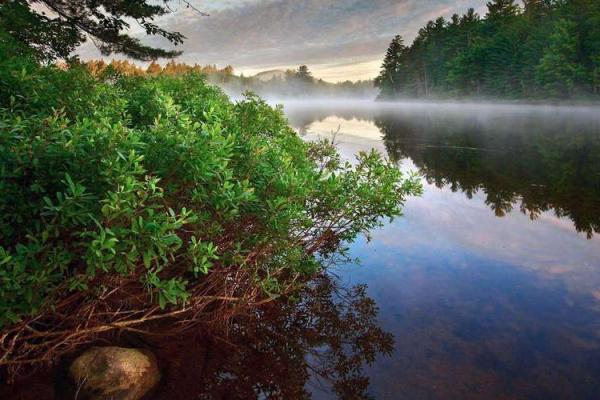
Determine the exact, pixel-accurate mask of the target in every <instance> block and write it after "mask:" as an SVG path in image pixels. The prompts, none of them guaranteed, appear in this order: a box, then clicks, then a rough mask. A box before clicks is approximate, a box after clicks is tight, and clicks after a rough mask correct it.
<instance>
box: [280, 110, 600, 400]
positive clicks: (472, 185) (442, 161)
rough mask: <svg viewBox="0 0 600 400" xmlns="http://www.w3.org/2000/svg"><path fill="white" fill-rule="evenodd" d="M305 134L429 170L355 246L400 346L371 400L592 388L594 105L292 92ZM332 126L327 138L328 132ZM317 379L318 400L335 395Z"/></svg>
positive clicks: (599, 240)
mask: <svg viewBox="0 0 600 400" xmlns="http://www.w3.org/2000/svg"><path fill="white" fill-rule="evenodd" d="M285 111H286V114H287V115H288V118H289V120H290V122H291V124H292V125H293V126H294V127H295V128H296V129H297V130H298V131H299V132H300V134H301V135H303V136H304V137H305V138H306V139H307V140H313V139H315V138H318V137H322V138H323V137H324V138H332V137H333V136H335V141H336V143H337V144H338V146H339V149H340V151H341V153H342V154H343V155H344V156H345V157H351V156H352V154H353V153H356V152H357V151H359V150H364V149H370V148H375V149H377V150H379V151H381V152H383V153H385V154H387V156H388V157H389V158H390V159H391V160H393V161H394V162H397V163H398V164H399V165H400V166H401V168H402V170H404V171H414V172H418V173H419V174H420V175H421V176H422V181H423V185H424V194H423V196H422V197H419V198H411V199H409V200H408V201H407V203H406V207H405V210H404V212H405V215H404V216H403V217H401V218H399V219H397V220H395V221H394V222H392V223H388V224H386V225H385V227H383V228H382V229H379V230H377V231H376V232H374V234H373V235H372V240H371V241H370V242H367V241H366V240H360V241H358V242H357V243H355V244H353V245H352V247H351V254H352V256H354V257H358V258H360V266H358V267H357V266H356V265H351V264H348V265H342V266H338V267H335V268H334V269H333V273H335V274H336V275H338V276H339V279H340V281H342V282H344V284H345V285H350V286H351V285H354V284H366V285H367V286H368V288H367V291H366V294H367V295H368V296H369V297H371V298H372V299H374V301H375V302H376V303H377V305H378V307H379V315H378V321H379V325H380V326H381V328H382V329H383V330H384V331H387V332H389V333H391V334H393V336H394V338H395V343H394V348H393V351H392V352H391V354H389V355H388V356H382V355H379V356H377V357H376V358H375V361H374V362H373V363H372V365H371V366H370V367H366V369H365V370H364V375H365V376H366V377H368V378H369V381H370V384H369V387H368V389H367V392H368V394H370V395H371V396H373V397H374V398H377V399H598V398H600V236H599V235H598V234H599V233H600V108H597V107H596V108H594V107H554V106H525V105H488V104H436V103H397V104H385V103H384V104H375V103H369V102H352V101H350V102H346V103H342V102H339V103H334V102H316V103H307V102H288V103H286V105H285ZM332 133H335V134H332ZM331 388H332V386H331V385H330V384H327V383H322V382H320V381H319V380H318V379H313V380H312V381H311V383H310V384H309V385H308V386H307V389H308V390H309V391H310V392H312V395H313V397H314V398H317V399H329V398H335V396H334V395H333V393H332V390H331Z"/></svg>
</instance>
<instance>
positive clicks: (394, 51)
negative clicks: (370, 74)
mask: <svg viewBox="0 0 600 400" xmlns="http://www.w3.org/2000/svg"><path fill="white" fill-rule="evenodd" d="M406 50H407V48H406V46H405V45H404V39H403V38H402V36H400V35H397V36H396V37H394V39H393V40H392V42H391V43H390V46H389V48H388V50H387V53H386V55H385V58H384V60H383V64H382V66H381V73H380V74H379V76H378V77H377V78H376V79H375V86H377V87H378V88H380V89H381V90H382V96H383V97H390V96H394V95H397V94H398V93H399V91H400V76H399V74H400V72H401V70H402V57H403V55H404V53H405V52H406Z"/></svg>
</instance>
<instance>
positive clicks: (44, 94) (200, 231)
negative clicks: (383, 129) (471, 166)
mask: <svg viewBox="0 0 600 400" xmlns="http://www.w3.org/2000/svg"><path fill="white" fill-rule="evenodd" d="M2 46H4V47H2V48H1V49H0V50H2V51H3V52H4V53H5V54H3V55H2V57H1V58H0V91H1V92H0V282H1V284H0V326H1V325H6V324H10V323H15V322H17V321H19V320H21V319H23V318H25V317H31V316H34V315H36V314H39V313H40V312H43V311H44V310H47V309H49V307H50V308H51V307H52V306H53V305H55V304H57V303H58V302H59V301H60V300H61V299H62V298H64V297H65V296H67V295H68V294H69V293H72V292H80V293H81V294H82V295H83V296H84V298H85V297H89V298H91V297H94V296H97V295H98V292H99V290H100V288H99V287H97V286H96V285H97V284H98V282H101V281H99V278H102V277H107V276H123V277H130V276H137V277H139V279H138V281H139V285H141V286H142V285H143V286H144V287H145V289H146V290H147V293H148V302H149V303H151V302H157V303H158V304H159V305H160V306H161V308H164V307H168V306H169V305H176V304H181V303H185V302H186V301H188V300H189V299H188V296H189V293H188V290H187V288H188V287H189V286H190V285H191V284H193V283H194V282H198V281H200V280H202V279H206V275H207V274H210V273H211V271H212V270H214V269H217V268H224V267H231V266H235V267H236V268H240V269H242V268H246V269H248V270H249V271H251V273H252V274H253V275H254V276H255V277H256V285H257V286H260V287H261V288H262V289H263V291H264V292H265V293H267V294H269V295H271V296H276V295H277V294H278V292H279V290H280V288H281V287H282V282H281V280H282V279H285V278H284V277H285V276H290V274H294V273H302V274H310V273H312V272H314V271H315V270H316V269H318V268H319V263H318V262H316V258H315V257H316V256H317V255H319V254H321V255H326V254H327V253H328V252H331V251H335V250H337V249H338V248H339V244H340V243H345V242H349V241H352V240H353V239H354V238H355V237H356V236H357V235H358V234H360V233H366V232H368V230H369V229H372V228H373V227H375V226H377V225H378V224H379V221H380V218H381V217H393V216H396V215H398V214H399V213H400V207H401V205H402V201H403V199H404V198H405V196H407V195H409V194H413V193H416V192H418V190H419V188H418V185H417V184H416V183H415V181H414V180H413V179H412V178H409V179H404V178H403V177H402V175H401V173H400V172H399V170H398V169H397V168H395V167H394V166H393V165H391V164H388V162H387V161H385V160H384V159H382V157H381V156H380V155H379V154H377V153H374V152H371V153H361V154H359V155H358V156H357V161H356V163H354V166H352V165H351V164H350V163H347V162H342V161H341V160H340V159H339V157H338V156H337V154H336V152H335V150H334V149H333V148H332V147H331V145H330V144H327V143H325V142H321V143H306V142H304V141H302V140H301V139H300V138H299V137H298V135H297V134H296V133H295V132H294V131H293V130H292V129H291V128H290V127H289V125H288V123H287V120H286V118H285V117H284V115H283V113H282V110H281V109H278V108H272V107H270V106H268V105H267V104H265V103H264V102H263V101H262V100H260V99H259V98H256V97H254V96H249V97H247V98H246V99H245V100H243V101H241V102H239V103H237V104H233V103H231V102H230V101H229V100H228V98H227V97H226V96H225V95H224V94H223V93H222V92H221V91H220V90H218V89H216V88H214V87H211V86H208V85H207V84H206V83H205V82H204V79H203V78H202V77H201V76H199V75H194V74H190V75H185V76H183V77H177V78H173V77H155V78H135V77H120V76H118V75H114V74H113V75H110V76H104V77H101V78H93V77H92V76H90V75H89V74H88V73H87V72H86V71H85V70H84V69H83V68H79V67H77V66H72V67H71V68H70V69H68V70H66V71H65V70H61V69H58V68H56V67H53V66H46V67H44V66H39V65H38V64H36V63H35V62H33V61H32V60H31V59H29V58H27V57H25V56H23V55H22V54H19V55H17V56H15V55H14V52H12V53H11V50H10V47H9V46H7V45H6V43H4V44H3V45H2ZM282 271H283V272H289V273H288V274H286V273H281V272H282Z"/></svg>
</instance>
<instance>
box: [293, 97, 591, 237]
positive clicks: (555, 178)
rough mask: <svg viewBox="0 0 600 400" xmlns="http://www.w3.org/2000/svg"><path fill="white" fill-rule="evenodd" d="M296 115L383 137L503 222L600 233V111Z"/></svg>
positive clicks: (311, 124) (344, 109) (423, 108)
mask: <svg viewBox="0 0 600 400" xmlns="http://www.w3.org/2000/svg"><path fill="white" fill-rule="evenodd" d="M288 115H289V117H290V120H291V121H292V123H293V124H295V125H296V126H297V127H298V129H299V130H300V131H301V132H303V133H306V132H308V131H314V130H315V128H316V129H317V130H321V131H334V130H336V125H337V126H340V125H343V126H344V132H345V133H347V134H351V135H352V134H355V135H359V136H362V137H368V138H374V139H378V138H382V139H383V142H384V144H385V148H386V150H387V153H388V154H389V156H390V157H391V158H392V159H394V160H397V161H400V160H402V159H406V158H408V159H410V160H411V161H412V162H413V163H414V164H415V165H416V166H417V167H418V169H419V171H420V172H421V173H422V174H423V175H424V176H425V178H426V179H427V181H428V182H429V183H432V184H435V185H436V186H437V187H449V188H450V189H451V190H452V191H461V192H463V193H464V194H465V195H466V196H467V197H468V198H472V197H473V195H474V194H475V193H477V192H478V191H482V192H483V193H485V203H486V204H487V205H488V206H489V207H490V208H491V209H492V211H493V212H494V213H495V215H496V216H498V217H502V216H505V215H506V214H507V213H510V212H512V211H513V210H519V211H520V212H522V213H524V214H526V215H528V216H529V218H531V219H532V220H535V219H537V218H538V217H539V216H540V215H541V214H542V213H543V212H545V211H549V210H552V211H553V212H554V213H555V214H556V216H558V217H559V218H560V217H568V218H570V219H571V220H572V222H573V224H574V226H575V228H576V229H577V231H579V232H583V233H585V234H586V236H588V237H591V236H592V235H593V234H594V233H597V232H599V231H600V211H599V205H600V109H594V108H569V107H564V108H561V107H532V106H496V107H494V106H485V105H483V106H481V105H480V106H477V105H464V104H463V105H460V104H459V105H449V104H445V105H443V104H442V105H439V104H438V105H435V104H433V105H415V104H409V105H400V106H390V105H385V104H384V105H382V106H377V105H373V104H363V105H362V106H361V105H360V104H353V103H349V104H346V105H334V104H329V106H327V105H325V104H324V105H321V106H317V107H302V106H300V107H299V106H298V104H291V105H289V110H288ZM332 116H335V117H332ZM336 118H338V120H336ZM339 118H341V119H342V120H343V122H342V123H340V121H339ZM361 122H362V123H361ZM315 124H316V125H317V126H316V127H315Z"/></svg>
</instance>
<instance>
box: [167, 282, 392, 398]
mask: <svg viewBox="0 0 600 400" xmlns="http://www.w3.org/2000/svg"><path fill="white" fill-rule="evenodd" d="M376 317H377V307H376V305H375V303H374V301H373V300H372V299H371V298H369V297H368V296H367V295H366V293H365V286H363V285H356V286H353V287H351V288H349V289H345V288H342V287H340V286H339V285H338V284H337V283H336V281H335V280H333V279H332V278H329V277H321V278H319V279H317V280H315V281H314V282H312V284H311V285H310V287H309V288H308V289H307V290H306V291H304V292H303V293H302V294H301V295H300V297H299V298H298V299H296V300H295V301H289V302H277V303H274V304H271V305H270V306H269V307H266V308H263V309H260V310H258V311H256V312H255V313H253V314H252V315H247V316H246V317H245V318H242V319H237V320H236V321H235V322H234V323H233V324H232V325H231V326H230V329H229V331H230V333H229V336H228V337H227V339H226V340H220V341H217V342H209V343H207V342H206V341H203V340H198V339H193V340H192V339H189V338H187V339H184V340H178V341H175V342H171V341H169V342H168V343H162V344H161V345H160V348H161V350H159V357H162V358H165V359H166V362H165V364H166V365H170V366H171V368H170V369H169V370H167V371H166V375H165V377H164V379H163V380H164V381H165V382H166V384H164V385H163V386H162V387H161V388H160V390H159V393H157V394H156V398H157V399H191V398H200V399H240V400H241V399H244V400H245V399H264V398H268V399H307V398H312V397H313V392H314V393H316V394H317V395H318V393H320V392H322V391H323V390H325V391H326V392H327V393H331V394H335V396H334V397H339V398H342V399H365V398H368V396H367V388H368V385H369V378H368V377H367V376H366V375H365V374H364V371H363V369H364V367H365V366H366V365H367V364H370V363H372V362H373V361H374V360H375V359H376V357H377V356H378V355H382V354H390V353H391V351H392V350H393V337H392V335H391V334H389V333H387V332H384V331H383V330H382V329H381V328H379V326H378V324H377V318H376Z"/></svg>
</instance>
